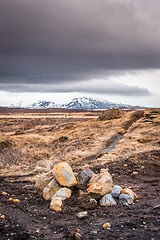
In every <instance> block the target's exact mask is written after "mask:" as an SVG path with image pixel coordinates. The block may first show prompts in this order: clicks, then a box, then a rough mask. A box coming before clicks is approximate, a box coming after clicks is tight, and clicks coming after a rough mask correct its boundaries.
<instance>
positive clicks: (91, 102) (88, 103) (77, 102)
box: [61, 97, 122, 110]
mask: <svg viewBox="0 0 160 240" xmlns="http://www.w3.org/2000/svg"><path fill="white" fill-rule="evenodd" d="M120 106H122V105H121V104H114V103H111V102H108V101H102V100H97V99H93V98H87V97H80V98H74V99H73V100H72V101H71V102H69V103H67V104H64V105H61V107H62V108H66V109H85V110H87V109H106V108H115V107H117V108H118V107H120Z"/></svg>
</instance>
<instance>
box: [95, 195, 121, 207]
mask: <svg viewBox="0 0 160 240" xmlns="http://www.w3.org/2000/svg"><path fill="white" fill-rule="evenodd" d="M116 204H117V203H116V201H115V200H114V198H113V197H112V195H111V194H106V195H104V196H103V197H102V198H101V199H100V201H99V205H100V206H108V207H109V206H114V205H116Z"/></svg>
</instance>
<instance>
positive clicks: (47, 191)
mask: <svg viewBox="0 0 160 240" xmlns="http://www.w3.org/2000/svg"><path fill="white" fill-rule="evenodd" d="M60 188H61V186H60V185H59V183H58V182H57V181H56V179H55V178H53V179H52V181H51V182H49V183H48V185H47V186H46V187H45V188H44V189H43V198H44V199H45V200H49V199H51V198H52V197H53V196H54V194H55V193H56V192H57V191H58V190H59V189H60Z"/></svg>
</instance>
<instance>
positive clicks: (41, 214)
mask: <svg viewBox="0 0 160 240" xmlns="http://www.w3.org/2000/svg"><path fill="white" fill-rule="evenodd" d="M159 160H160V151H153V152H149V153H148V152H146V153H143V154H140V155H138V156H136V157H135V156H132V157H130V158H129V159H125V160H123V161H120V162H115V163H109V164H106V165H104V166H103V167H108V168H109V172H110V173H111V174H112V177H113V181H114V184H119V185H121V186H124V187H131V188H132V190H133V191H135V193H136V194H138V196H139V200H140V201H139V202H135V204H133V205H130V206H129V207H126V206H120V205H117V206H115V207H108V208H105V207H98V208H97V209H94V210H87V211H88V217H87V218H86V219H83V220H82V219H78V218H77V217H76V214H77V213H78V212H79V211H83V210H84V209H83V208H82V207H81V203H80V202H78V201H77V195H76V194H74V195H73V196H72V197H71V198H70V199H69V200H68V201H66V202H65V203H64V207H63V211H62V212H61V213H54V212H53V211H51V210H49V202H48V201H45V200H43V199H42V197H40V196H38V194H37V193H35V191H34V187H33V184H32V183H31V182H18V178H15V179H14V178H10V179H9V178H1V182H0V188H1V191H6V192H7V193H8V194H9V195H8V196H2V195H0V213H1V214H4V215H5V218H4V219H2V218H0V239H2V240H4V239H5V240H7V239H10V240H18V239H19V240H23V239H25V240H27V239H39V240H40V239H45V240H47V239H55V240H56V239H93V240H97V239H99V240H100V239H107V240H111V239H112V240H113V239H121V240H122V239H136V240H137V239H145V240H147V239H148V240H149V239H150V240H151V239H152V240H156V239H157V240H158V239H160V231H159V230H160V215H159V214H160V208H158V207H157V208H155V206H156V205H158V204H160V203H159V199H160V194H159V187H158V185H159V166H158V164H157V162H158V161H159ZM126 164H127V166H126ZM124 165H125V166H124ZM92 170H94V171H97V172H99V170H100V169H99V166H98V165H97V166H94V168H92ZM133 171H136V172H138V174H137V175H132V172H133ZM9 197H14V198H18V199H20V200H21V202H20V203H12V202H9V201H8V199H9ZM105 222H110V224H111V230H103V228H102V225H103V224H104V223H105ZM94 231H97V235H95V234H96V233H95V232H94ZM158 231H159V232H158ZM77 233H78V234H80V235H81V238H78V234H77Z"/></svg>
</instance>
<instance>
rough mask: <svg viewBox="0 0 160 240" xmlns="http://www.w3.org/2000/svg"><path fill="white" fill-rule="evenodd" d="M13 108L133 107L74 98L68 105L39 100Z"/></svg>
mask: <svg viewBox="0 0 160 240" xmlns="http://www.w3.org/2000/svg"><path fill="white" fill-rule="evenodd" d="M10 107H12V108H28V109H48V108H63V109H79V110H82V109H84V110H93V109H108V108H122V107H124V108H125V107H133V106H131V105H128V104H121V103H112V102H109V101H107V100H99V99H95V98H89V97H78V98H73V99H72V100H71V101H69V102H68V103H63V104H57V103H55V102H52V101H44V100H42V101H41V100H39V101H38V102H35V103H33V104H31V105H28V106H26V107H24V106H23V103H22V102H21V103H19V104H18V105H13V104H12V105H11V106H10Z"/></svg>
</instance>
